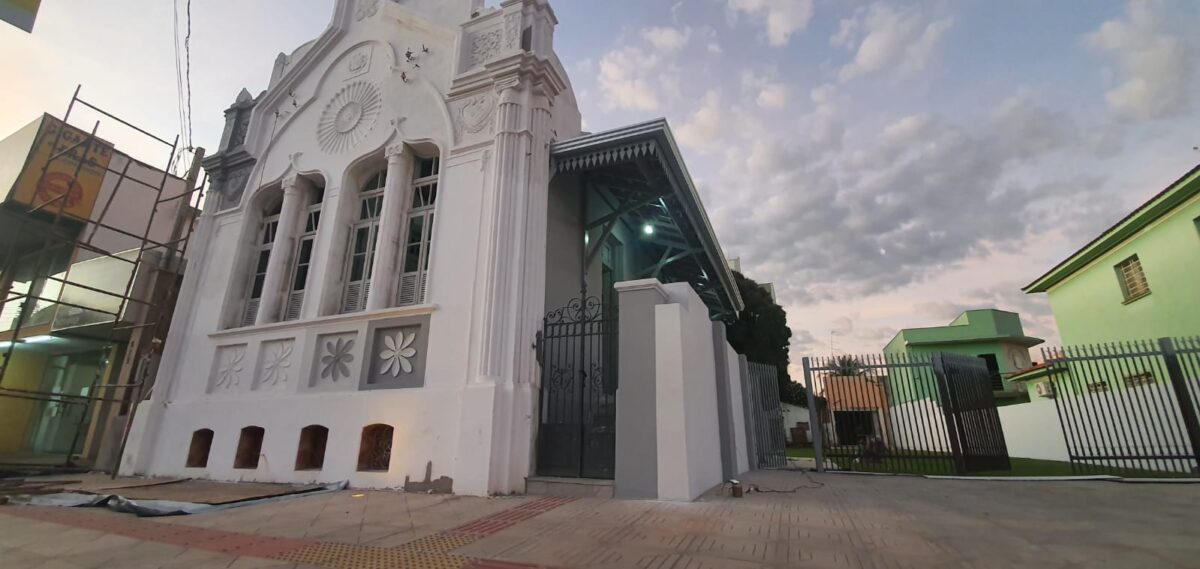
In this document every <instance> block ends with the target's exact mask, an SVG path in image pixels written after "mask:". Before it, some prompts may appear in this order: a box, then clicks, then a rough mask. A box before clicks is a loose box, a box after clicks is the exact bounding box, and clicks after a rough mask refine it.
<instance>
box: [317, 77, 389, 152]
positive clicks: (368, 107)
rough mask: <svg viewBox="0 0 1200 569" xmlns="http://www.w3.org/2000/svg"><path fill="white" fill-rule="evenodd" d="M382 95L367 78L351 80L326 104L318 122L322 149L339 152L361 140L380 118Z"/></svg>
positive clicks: (318, 134) (318, 133)
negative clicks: (365, 79)
mask: <svg viewBox="0 0 1200 569" xmlns="http://www.w3.org/2000/svg"><path fill="white" fill-rule="evenodd" d="M382 109H383V97H382V96H381V95H380V92H379V88H378V87H376V86H375V85H373V84H371V83H368V82H366V81H357V82H355V83H351V84H349V85H347V86H345V87H344V88H342V90H341V91H339V92H338V94H337V95H334V97H333V99H332V100H330V101H329V104H328V105H326V106H325V112H324V114H322V115H321V122H320V123H319V124H318V125H317V141H318V143H319V144H320V146H321V150H324V151H325V152H328V153H329V154H341V153H342V152H345V151H347V150H350V149H351V148H354V147H355V146H357V145H358V144H359V143H361V142H362V141H363V140H364V139H365V138H366V137H367V135H368V134H370V133H371V130H372V129H374V128H375V124H376V123H377V122H378V121H379V115H380V112H381V111H382Z"/></svg>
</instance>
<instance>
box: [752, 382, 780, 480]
mask: <svg viewBox="0 0 1200 569" xmlns="http://www.w3.org/2000/svg"><path fill="white" fill-rule="evenodd" d="M749 370H750V381H749V382H748V383H749V386H750V397H749V398H748V400H747V402H746V405H747V407H749V413H747V415H748V416H749V417H750V418H751V422H752V423H753V424H752V425H751V431H752V432H751V433H750V437H751V440H752V441H753V443H752V445H751V447H752V452H753V459H754V464H756V465H757V466H756V468H783V467H785V466H787V448H786V447H787V440H786V438H785V436H784V432H783V405H782V404H781V403H780V400H779V379H778V377H777V374H778V373H779V370H777V369H776V368H775V366H772V365H767V364H758V363H751V364H750V365H749Z"/></svg>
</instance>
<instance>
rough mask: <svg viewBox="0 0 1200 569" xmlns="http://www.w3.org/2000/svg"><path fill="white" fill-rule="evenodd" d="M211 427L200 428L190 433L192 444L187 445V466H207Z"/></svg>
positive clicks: (211, 440)
mask: <svg viewBox="0 0 1200 569" xmlns="http://www.w3.org/2000/svg"><path fill="white" fill-rule="evenodd" d="M212 442H213V431H212V429H200V430H198V431H196V432H194V433H192V444H191V446H189V447H188V455H187V467H188V468H206V467H208V453H209V451H211V450H212Z"/></svg>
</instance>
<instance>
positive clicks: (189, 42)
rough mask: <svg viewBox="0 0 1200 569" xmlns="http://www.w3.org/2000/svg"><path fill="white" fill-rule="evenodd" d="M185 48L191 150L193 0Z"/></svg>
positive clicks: (189, 5) (190, 147) (184, 42)
mask: <svg viewBox="0 0 1200 569" xmlns="http://www.w3.org/2000/svg"><path fill="white" fill-rule="evenodd" d="M183 48H184V53H185V56H186V58H187V71H186V75H185V76H186V78H187V147H188V150H189V151H191V150H193V149H194V148H195V146H193V145H192V0H187V37H185V38H184V40H183Z"/></svg>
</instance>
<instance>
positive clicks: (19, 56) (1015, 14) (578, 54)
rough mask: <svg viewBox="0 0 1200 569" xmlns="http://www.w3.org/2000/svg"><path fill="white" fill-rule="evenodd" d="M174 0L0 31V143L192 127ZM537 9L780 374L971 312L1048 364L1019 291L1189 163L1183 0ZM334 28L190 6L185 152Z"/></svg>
mask: <svg viewBox="0 0 1200 569" xmlns="http://www.w3.org/2000/svg"><path fill="white" fill-rule="evenodd" d="M185 3H186V0H177V6H178V7H179V10H180V15H179V17H180V19H181V20H180V22H179V24H178V28H177V27H176V23H175V12H174V10H173V6H172V3H171V1H170V0H110V1H106V2H79V1H66V0H52V1H48V2H44V3H43V7H42V13H41V14H40V16H39V19H38V23H37V27H36V28H35V30H34V33H33V34H25V33H23V32H20V31H19V30H17V29H15V28H12V27H11V26H6V25H0V54H3V56H2V57H0V81H2V82H3V85H4V88H3V89H2V90H0V135H7V133H10V132H13V131H15V130H17V129H18V128H20V127H21V126H22V125H24V124H26V123H28V122H29V121H31V120H33V119H34V118H35V117H36V116H37V115H38V114H39V113H41V112H51V113H53V114H59V115H61V114H62V112H63V110H64V109H65V107H66V104H67V103H68V101H69V99H70V97H71V93H72V91H73V90H74V88H75V86H76V85H77V84H82V86H83V90H82V97H83V98H84V99H86V100H89V101H91V102H95V103H97V104H99V105H101V106H103V107H105V108H106V109H109V110H112V111H114V112H116V113H117V114H119V115H121V116H122V117H124V118H127V119H129V120H131V121H133V122H135V123H136V124H139V125H141V126H143V127H145V128H148V129H150V130H152V131H154V132H155V133H159V134H160V135H161V136H164V137H166V138H172V137H174V136H175V135H176V134H177V133H179V132H181V131H183V130H185V128H184V127H183V126H182V125H181V123H183V122H185V121H181V119H180V107H181V105H180V103H179V101H180V97H179V95H178V93H179V91H180V88H179V86H178V83H179V82H178V81H177V75H176V64H175V62H176V56H175V45H176V44H175V34H174V32H175V30H176V29H178V30H179V31H180V35H181V37H182V36H186V35H187V32H186V30H185V27H186V25H185V22H186V20H187V18H186V8H185ZM492 3H494V2H492ZM551 4H552V6H553V7H554V9H555V11H556V13H557V15H558V18H559V21H560V24H559V27H558V30H557V32H556V36H555V45H556V49H557V50H558V53H559V57H560V59H561V60H562V61H563V62H564V65H565V66H566V67H567V70H568V73H569V75H570V77H571V81H572V84H573V86H574V88H575V90H576V93H577V96H578V98H579V102H580V106H581V110H582V112H583V116H584V127H585V130H588V131H593V132H597V131H602V130H606V129H610V128H616V127H619V126H622V125H626V124H629V123H632V122H640V121H644V120H648V119H652V118H657V117H666V118H667V119H668V120H669V121H670V124H671V126H672V128H673V129H674V131H675V135H676V137H677V139H678V140H679V142H680V144H681V145H682V149H683V153H684V157H685V160H686V162H687V164H688V167H689V169H690V171H691V174H692V176H693V178H694V179H695V181H696V183H697V185H698V187H699V190H700V193H701V196H702V199H703V201H704V203H705V206H706V208H707V210H708V212H709V215H710V217H711V219H712V222H713V225H714V227H715V229H716V232H717V236H718V239H719V240H720V242H721V244H722V246H723V247H724V248H725V250H726V252H727V255H728V256H729V257H731V258H732V257H739V258H740V259H741V262H742V268H743V272H745V273H746V274H747V276H749V277H751V278H754V279H756V280H758V281H760V282H772V283H774V285H775V290H776V292H777V295H778V300H779V303H780V304H781V305H782V306H783V307H784V308H785V309H786V310H787V312H788V320H789V324H790V326H791V329H792V332H793V336H794V337H793V344H792V354H793V361H798V360H799V356H800V355H803V354H819V355H825V354H829V353H831V352H832V353H837V354H843V353H872V352H878V351H879V350H880V349H881V348H882V347H883V346H884V345H885V344H886V343H887V342H888V340H890V339H891V338H892V337H893V336H894V335H895V334H896V332H897V331H898V330H900V329H901V328H910V327H923V326H937V325H944V324H946V323H949V321H950V320H951V319H953V318H954V317H955V316H956V315H957V314H958V313H959V312H960V311H962V310H964V309H970V308H991V307H995V308H1000V309H1004V310H1011V311H1015V312H1019V313H1020V314H1021V315H1022V319H1023V321H1024V323H1025V327H1026V332H1027V333H1028V334H1030V335H1033V336H1037V337H1041V338H1045V339H1047V341H1048V342H1049V343H1050V344H1054V343H1056V342H1058V341H1059V340H1058V334H1057V331H1056V329H1055V325H1054V319H1053V316H1052V314H1051V312H1050V308H1049V305H1048V303H1047V302H1046V300H1045V298H1044V295H1033V296H1030V295H1025V294H1023V293H1022V292H1021V290H1020V289H1021V287H1022V286H1023V285H1025V284H1028V283H1029V282H1031V281H1032V280H1034V279H1035V278H1036V277H1038V276H1039V275H1041V274H1042V273H1044V272H1045V271H1046V270H1048V269H1050V268H1051V267H1053V266H1054V265H1055V264H1057V263H1058V262H1059V261H1061V260H1062V259H1063V258H1065V257H1066V256H1067V255H1069V254H1071V253H1072V252H1074V251H1075V250H1077V249H1078V248H1079V247H1081V246H1082V245H1084V244H1085V243H1087V242H1088V241H1090V240H1091V239H1092V238H1093V237H1094V236H1095V235H1097V234H1098V233H1099V232H1101V231H1103V230H1104V229H1105V228H1107V227H1109V226H1110V225H1112V224H1113V223H1114V222H1116V221H1117V220H1118V219H1120V218H1122V217H1124V215H1125V214H1127V213H1128V212H1129V211H1130V210H1131V209H1133V208H1134V207H1136V206H1137V205H1139V204H1140V203H1142V202H1143V201H1145V200H1146V199H1147V198H1149V197H1150V196H1152V195H1154V194H1155V193H1157V192H1159V191H1161V190H1162V189H1163V188H1164V187H1166V186H1167V185H1168V184H1169V183H1170V182H1172V181H1173V180H1175V179H1177V178H1178V177H1179V176H1181V175H1182V174H1183V173H1185V172H1186V171H1187V170H1188V169H1190V168H1191V167H1192V166H1194V165H1195V164H1196V163H1197V162H1200V151H1196V150H1195V149H1194V147H1196V146H1198V145H1200V134H1197V132H1196V125H1197V119H1198V118H1200V101H1197V95H1196V88H1197V84H1196V72H1197V62H1198V61H1200V39H1198V38H1197V37H1196V34H1194V33H1188V32H1189V31H1192V30H1195V29H1197V28H1198V27H1200V2H1194V1H1189V0H1087V1H1083V0H1063V1H1057V2H1045V1H1042V0H1007V1H1005V2H995V1H994V0H955V1H949V0H943V1H939V0H929V1H921V2H911V1H901V0H878V1H856V0H682V1H679V0H606V1H604V2H596V1H595V0H551ZM332 9H333V0H195V1H194V2H193V5H192V8H191V12H192V19H191V21H192V24H191V41H190V46H191V73H190V93H191V116H192V120H191V125H192V126H191V133H192V135H191V141H192V143H193V144H194V145H196V146H206V147H208V148H215V147H216V146H217V144H218V142H219V139H220V135H221V129H222V128H223V126H224V118H223V111H224V109H225V108H227V107H228V106H229V104H230V103H232V102H233V100H234V98H235V97H236V95H237V93H238V92H239V91H240V90H241V89H242V88H243V87H246V88H248V89H249V90H250V91H251V92H252V93H255V94H257V93H258V92H260V91H261V90H263V89H265V88H266V84H267V81H268V79H269V77H270V72H271V67H272V65H273V63H274V60H275V57H276V55H277V54H278V53H279V52H285V51H286V52H290V51H291V50H293V49H294V48H295V47H297V46H299V45H300V44H302V43H304V42H306V41H308V40H310V39H312V38H314V37H316V36H317V35H318V34H320V32H321V31H322V30H323V29H324V28H325V26H326V25H327V24H328V21H329V18H330V15H331V13H332ZM182 90H183V91H185V92H187V91H189V89H188V88H187V87H186V86H184V87H183V89H182ZM184 106H186V105H184ZM77 118H79V119H83V120H94V119H88V117H87V116H86V115H79V116H78V117H77ZM73 122H77V121H73ZM77 123H78V122H77ZM104 129H111V130H104ZM104 129H102V131H101V135H102V136H105V137H106V138H108V139H110V140H113V141H114V142H116V143H117V145H118V147H119V148H122V149H124V150H127V151H130V152H131V153H133V154H134V155H135V156H137V157H139V158H143V159H145V160H148V161H151V162H153V163H156V164H161V163H163V162H165V160H166V158H167V155H168V154H169V150H168V149H165V148H160V147H155V146H154V145H153V144H151V143H147V142H145V141H143V140H140V139H138V138H137V137H135V136H133V135H132V134H131V133H129V132H121V131H120V129H118V128H116V127H115V126H114V125H112V124H110V123H105V127H104ZM1113 286H1117V283H1116V281H1115V280H1114V283H1113ZM1034 359H1035V360H1037V359H1039V357H1038V356H1037V354H1036V353H1035V357H1034Z"/></svg>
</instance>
